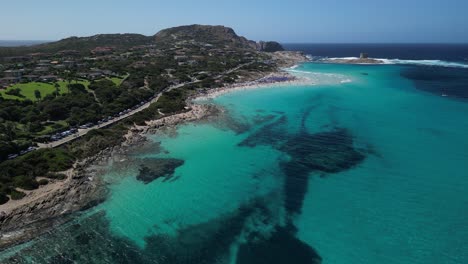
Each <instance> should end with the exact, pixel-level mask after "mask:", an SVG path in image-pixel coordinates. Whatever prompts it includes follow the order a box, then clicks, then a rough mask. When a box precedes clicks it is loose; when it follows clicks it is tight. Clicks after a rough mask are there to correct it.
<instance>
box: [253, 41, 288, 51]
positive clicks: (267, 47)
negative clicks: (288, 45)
mask: <svg viewBox="0 0 468 264" xmlns="http://www.w3.org/2000/svg"><path fill="white" fill-rule="evenodd" d="M257 50H259V51H264V52H276V51H284V48H283V46H281V44H279V43H278V42H276V41H260V42H258V43H257Z"/></svg>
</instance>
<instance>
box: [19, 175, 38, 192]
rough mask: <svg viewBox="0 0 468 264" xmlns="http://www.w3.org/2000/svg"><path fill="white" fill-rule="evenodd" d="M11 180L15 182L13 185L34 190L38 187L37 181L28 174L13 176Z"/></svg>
mask: <svg viewBox="0 0 468 264" xmlns="http://www.w3.org/2000/svg"><path fill="white" fill-rule="evenodd" d="M13 182H14V183H15V186H18V187H20V188H21V189H25V190H35V189H37V188H38V187H39V183H38V182H37V181H36V180H35V179H34V178H33V177H30V176H24V175H22V176H16V177H14V178H13Z"/></svg>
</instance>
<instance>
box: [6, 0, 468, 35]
mask: <svg viewBox="0 0 468 264" xmlns="http://www.w3.org/2000/svg"><path fill="white" fill-rule="evenodd" d="M467 10H468V0H347V1H345V0H289V1H275V0H270V1H266V0H237V1H233V0H230V1H222V0H199V1H190V0H166V1H160V0H152V1H151V0H132V1H129V0H128V1H127V0H70V1H66V0H41V1H38V0H10V1H6V0H2V1H1V4H0V14H1V15H0V39H3V40H35V39H40V40H55V39H60V38H64V37H68V36H88V35H93V34H98V33H127V32H131V33H141V34H145V35H153V34H154V33H156V32H157V31H158V30H160V29H163V28H167V27H172V26H177V25H184V24H216V25H226V26H230V27H232V28H234V30H236V32H237V33H238V34H240V35H243V36H245V37H247V38H249V39H253V40H277V41H281V42H328V43H330V42H346V43H350V42H400V43H401V42H465V43H467V42H468V14H467V13H466V12H467Z"/></svg>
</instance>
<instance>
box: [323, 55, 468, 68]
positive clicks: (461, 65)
mask: <svg viewBox="0 0 468 264" xmlns="http://www.w3.org/2000/svg"><path fill="white" fill-rule="evenodd" d="M357 59H359V58H358V57H341V58H338V57H337V58H322V59H321V60H322V61H336V60H357ZM370 59H374V60H379V61H381V62H382V63H383V64H403V65H405V64H406V65H423V66H439V67H452V68H468V64H465V63H460V62H451V61H444V60H401V59H384V58H370Z"/></svg>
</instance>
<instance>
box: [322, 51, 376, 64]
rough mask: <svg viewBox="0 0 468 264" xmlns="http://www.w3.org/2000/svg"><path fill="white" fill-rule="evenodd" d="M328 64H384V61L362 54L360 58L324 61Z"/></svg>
mask: <svg viewBox="0 0 468 264" xmlns="http://www.w3.org/2000/svg"><path fill="white" fill-rule="evenodd" d="M323 61H324V62H327V63H339V64H383V63H384V61H382V60H379V59H373V58H369V54H367V53H361V54H360V56H359V58H333V59H324V60H323Z"/></svg>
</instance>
